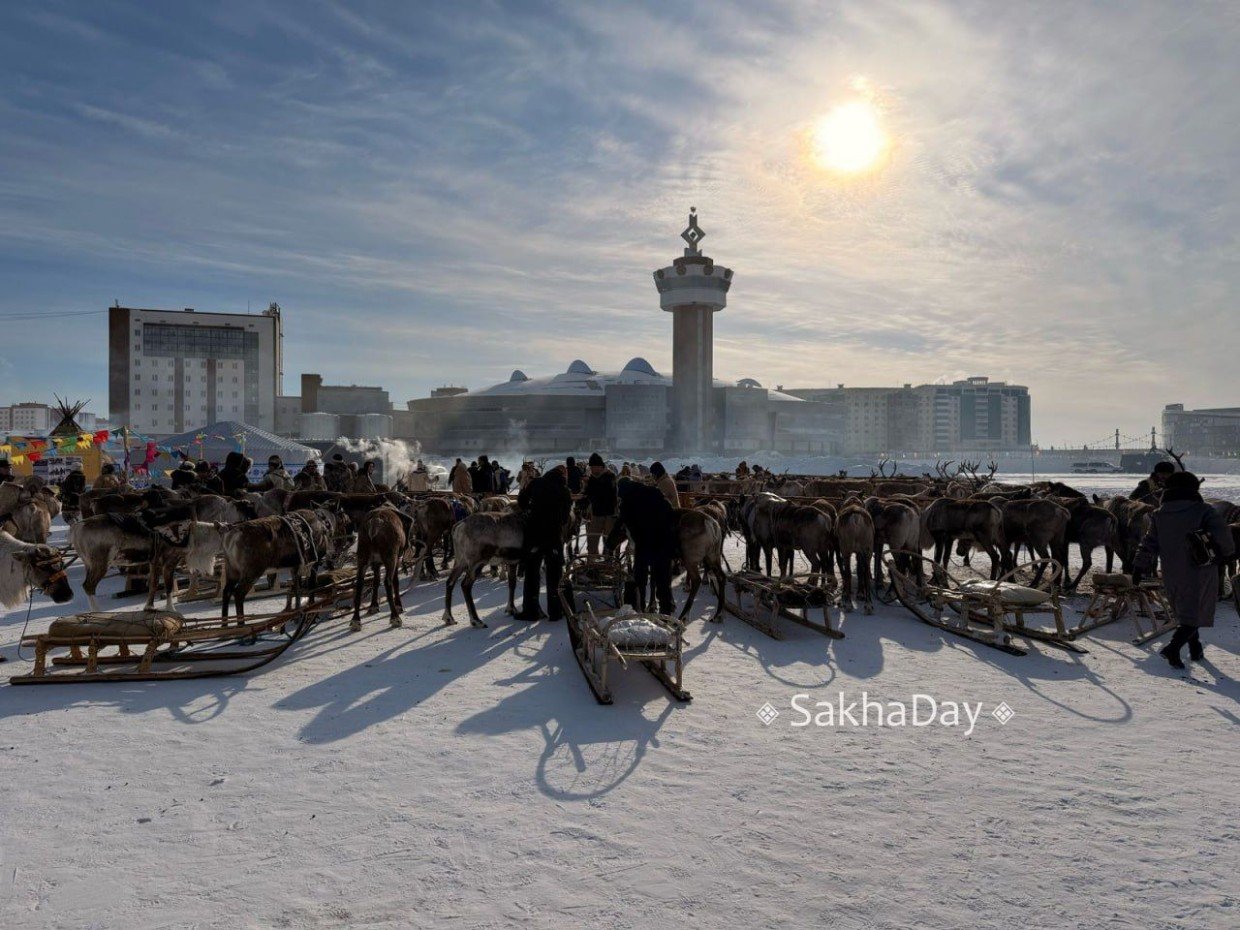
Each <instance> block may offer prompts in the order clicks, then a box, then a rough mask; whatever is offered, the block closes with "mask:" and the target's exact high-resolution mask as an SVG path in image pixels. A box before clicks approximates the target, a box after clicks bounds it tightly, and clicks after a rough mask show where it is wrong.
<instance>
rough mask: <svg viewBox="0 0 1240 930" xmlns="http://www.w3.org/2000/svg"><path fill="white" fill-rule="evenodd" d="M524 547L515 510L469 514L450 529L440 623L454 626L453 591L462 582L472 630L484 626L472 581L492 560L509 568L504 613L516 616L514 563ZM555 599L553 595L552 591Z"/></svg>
mask: <svg viewBox="0 0 1240 930" xmlns="http://www.w3.org/2000/svg"><path fill="white" fill-rule="evenodd" d="M524 545H525V519H524V517H523V516H522V515H521V514H520V513H517V512H516V511H510V512H509V513H475V514H470V515H469V516H468V517H466V518H465V519H464V520H462V521H460V522H459V523H457V524H456V526H454V527H453V528H452V551H453V554H454V557H453V560H452V570H451V571H450V572H449V573H448V583H447V586H446V587H445V589H444V605H443V622H444V625H445V626H451V625H452V624H454V623H456V619H455V618H454V617H453V616H452V589H453V588H454V587H456V583H457V581H458V580H459V581H460V582H461V593H462V594H463V595H464V597H465V606H466V607H467V608H468V609H469V624H470V626H474V627H484V628H485V627H486V624H485V623H483V622H482V620H481V619H480V618H479V617H478V608H477V607H475V606H474V595H473V589H474V579H475V578H476V577H477V576H478V573H479V572H480V571H481V570H482V568H483V566H485V565H487V564H488V563H490V562H492V561H494V560H497V559H498V560H500V561H502V562H505V563H507V565H508V606H507V608H506V612H507V613H508V614H510V615H515V614H516V612H517V605H516V595H517V572H516V563H517V562H518V561H519V560H520V559H521V550H522V549H523V548H524ZM551 596H553V597H554V596H555V592H551Z"/></svg>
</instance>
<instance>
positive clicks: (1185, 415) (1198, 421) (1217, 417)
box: [1162, 404, 1240, 455]
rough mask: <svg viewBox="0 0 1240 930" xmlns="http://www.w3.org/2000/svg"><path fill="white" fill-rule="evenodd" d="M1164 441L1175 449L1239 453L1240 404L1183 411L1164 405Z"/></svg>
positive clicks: (1200, 452)
mask: <svg viewBox="0 0 1240 930" xmlns="http://www.w3.org/2000/svg"><path fill="white" fill-rule="evenodd" d="M1162 431H1163V442H1165V443H1166V444H1167V446H1168V448H1171V449H1175V450H1176V451H1177V452H1192V453H1194V454H1196V455H1240V407H1203V408H1201V409H1198V410H1185V409H1184V405H1183V404H1167V406H1166V407H1164V408H1163V414H1162Z"/></svg>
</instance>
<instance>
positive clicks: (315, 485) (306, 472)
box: [293, 459, 327, 491]
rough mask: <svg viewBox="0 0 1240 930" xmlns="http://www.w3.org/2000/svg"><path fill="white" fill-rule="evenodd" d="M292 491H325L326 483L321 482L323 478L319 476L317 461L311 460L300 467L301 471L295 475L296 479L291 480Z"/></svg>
mask: <svg viewBox="0 0 1240 930" xmlns="http://www.w3.org/2000/svg"><path fill="white" fill-rule="evenodd" d="M293 489H294V490H296V491H326V490H327V482H326V481H324V480H323V476H322V475H321V474H319V460H318V459H311V460H310V461H308V462H307V463H306V464H305V465H303V466H302V467H301V471H299V472H298V473H297V477H295V478H294V479H293Z"/></svg>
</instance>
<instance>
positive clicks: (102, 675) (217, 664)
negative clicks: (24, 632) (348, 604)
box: [9, 585, 351, 685]
mask: <svg viewBox="0 0 1240 930" xmlns="http://www.w3.org/2000/svg"><path fill="white" fill-rule="evenodd" d="M344 587H348V586H344V585H330V586H325V587H322V588H318V589H316V590H315V592H314V594H316V595H319V597H317V598H316V599H315V600H312V601H310V602H309V603H308V604H307V605H306V606H304V607H301V608H295V609H293V610H284V611H280V612H278V613H274V614H262V615H259V616H255V617H247V618H245V620H244V621H243V622H240V623H238V622H237V621H235V620H228V621H225V620H221V619H219V618H218V617H193V618H188V617H182V616H181V615H180V614H176V613H170V612H169V611H161V610H154V611H144V610H140V611H119V612H117V613H115V614H107V613H103V614H100V613H94V612H87V613H84V614H77V615H76V616H78V617H100V616H102V617H109V616H114V617H117V618H121V617H126V616H131V615H141V616H149V615H151V614H154V615H156V616H172V617H176V618H177V619H178V620H180V622H181V628H180V629H179V630H177V631H176V632H175V633H170V634H166V635H163V634H159V635H157V634H153V633H152V634H148V635H141V634H122V635H114V634H109V633H108V632H107V631H101V632H99V633H94V634H84V635H75V636H61V635H54V634H52V633H50V632H49V633H37V634H32V635H30V636H26V637H24V638H23V639H22V645H23V646H32V647H33V648H34V667H33V669H32V670H31V671H30V672H29V673H28V674H26V675H15V676H13V677H12V678H10V679H9V683H10V684H14V685H40V684H68V683H73V682H110V681H165V680H184V679H192V678H216V677H220V676H223V675H239V674H244V673H246V672H252V671H255V670H257V669H259V668H262V667H263V666H264V665H267V664H269V663H271V662H274V661H275V660H276V659H278V658H279V657H280V656H281V655H283V654H284V652H285V651H286V650H287V649H288V648H289V647H290V646H291V645H293V643H295V642H297V641H298V640H299V639H301V638H302V637H303V636H304V635H305V634H306V632H307V631H308V630H309V629H310V628H311V627H312V626H314V625H315V624H316V623H317V622H319V620H321V619H323V618H324V617H326V616H329V615H331V614H332V613H334V612H336V611H337V610H338V609H339V607H338V603H339V600H340V597H341V595H342V592H343V588H344ZM349 590H351V587H349ZM272 636H275V637H277V638H276V640H275V641H274V642H272V641H271V640H270V637H272ZM264 637H269V638H268V639H264ZM230 647H236V648H230ZM61 649H63V650H67V653H66V654H63V655H56V654H55V652H56V651H57V650H61ZM112 649H114V650H115V651H114V652H113V651H109V650H112ZM101 666H102V667H103V670H101ZM161 666H162V667H161ZM127 667H128V668H127ZM108 669H115V670H114V671H111V670H108ZM62 670H64V671H62Z"/></svg>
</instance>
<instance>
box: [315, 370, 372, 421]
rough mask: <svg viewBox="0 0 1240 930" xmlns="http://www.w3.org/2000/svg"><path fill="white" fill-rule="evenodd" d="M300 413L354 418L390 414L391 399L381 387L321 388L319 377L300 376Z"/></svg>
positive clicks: (336, 386)
mask: <svg viewBox="0 0 1240 930" xmlns="http://www.w3.org/2000/svg"><path fill="white" fill-rule="evenodd" d="M301 412H302V413H339V414H347V415H352V416H357V415H359V414H365V413H383V414H390V413H391V412H392V399H391V397H389V396H388V392H387V391H385V390H384V389H383V388H381V387H367V386H365V385H361V384H324V383H323V376H322V375H315V374H304V375H302V376H301Z"/></svg>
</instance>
